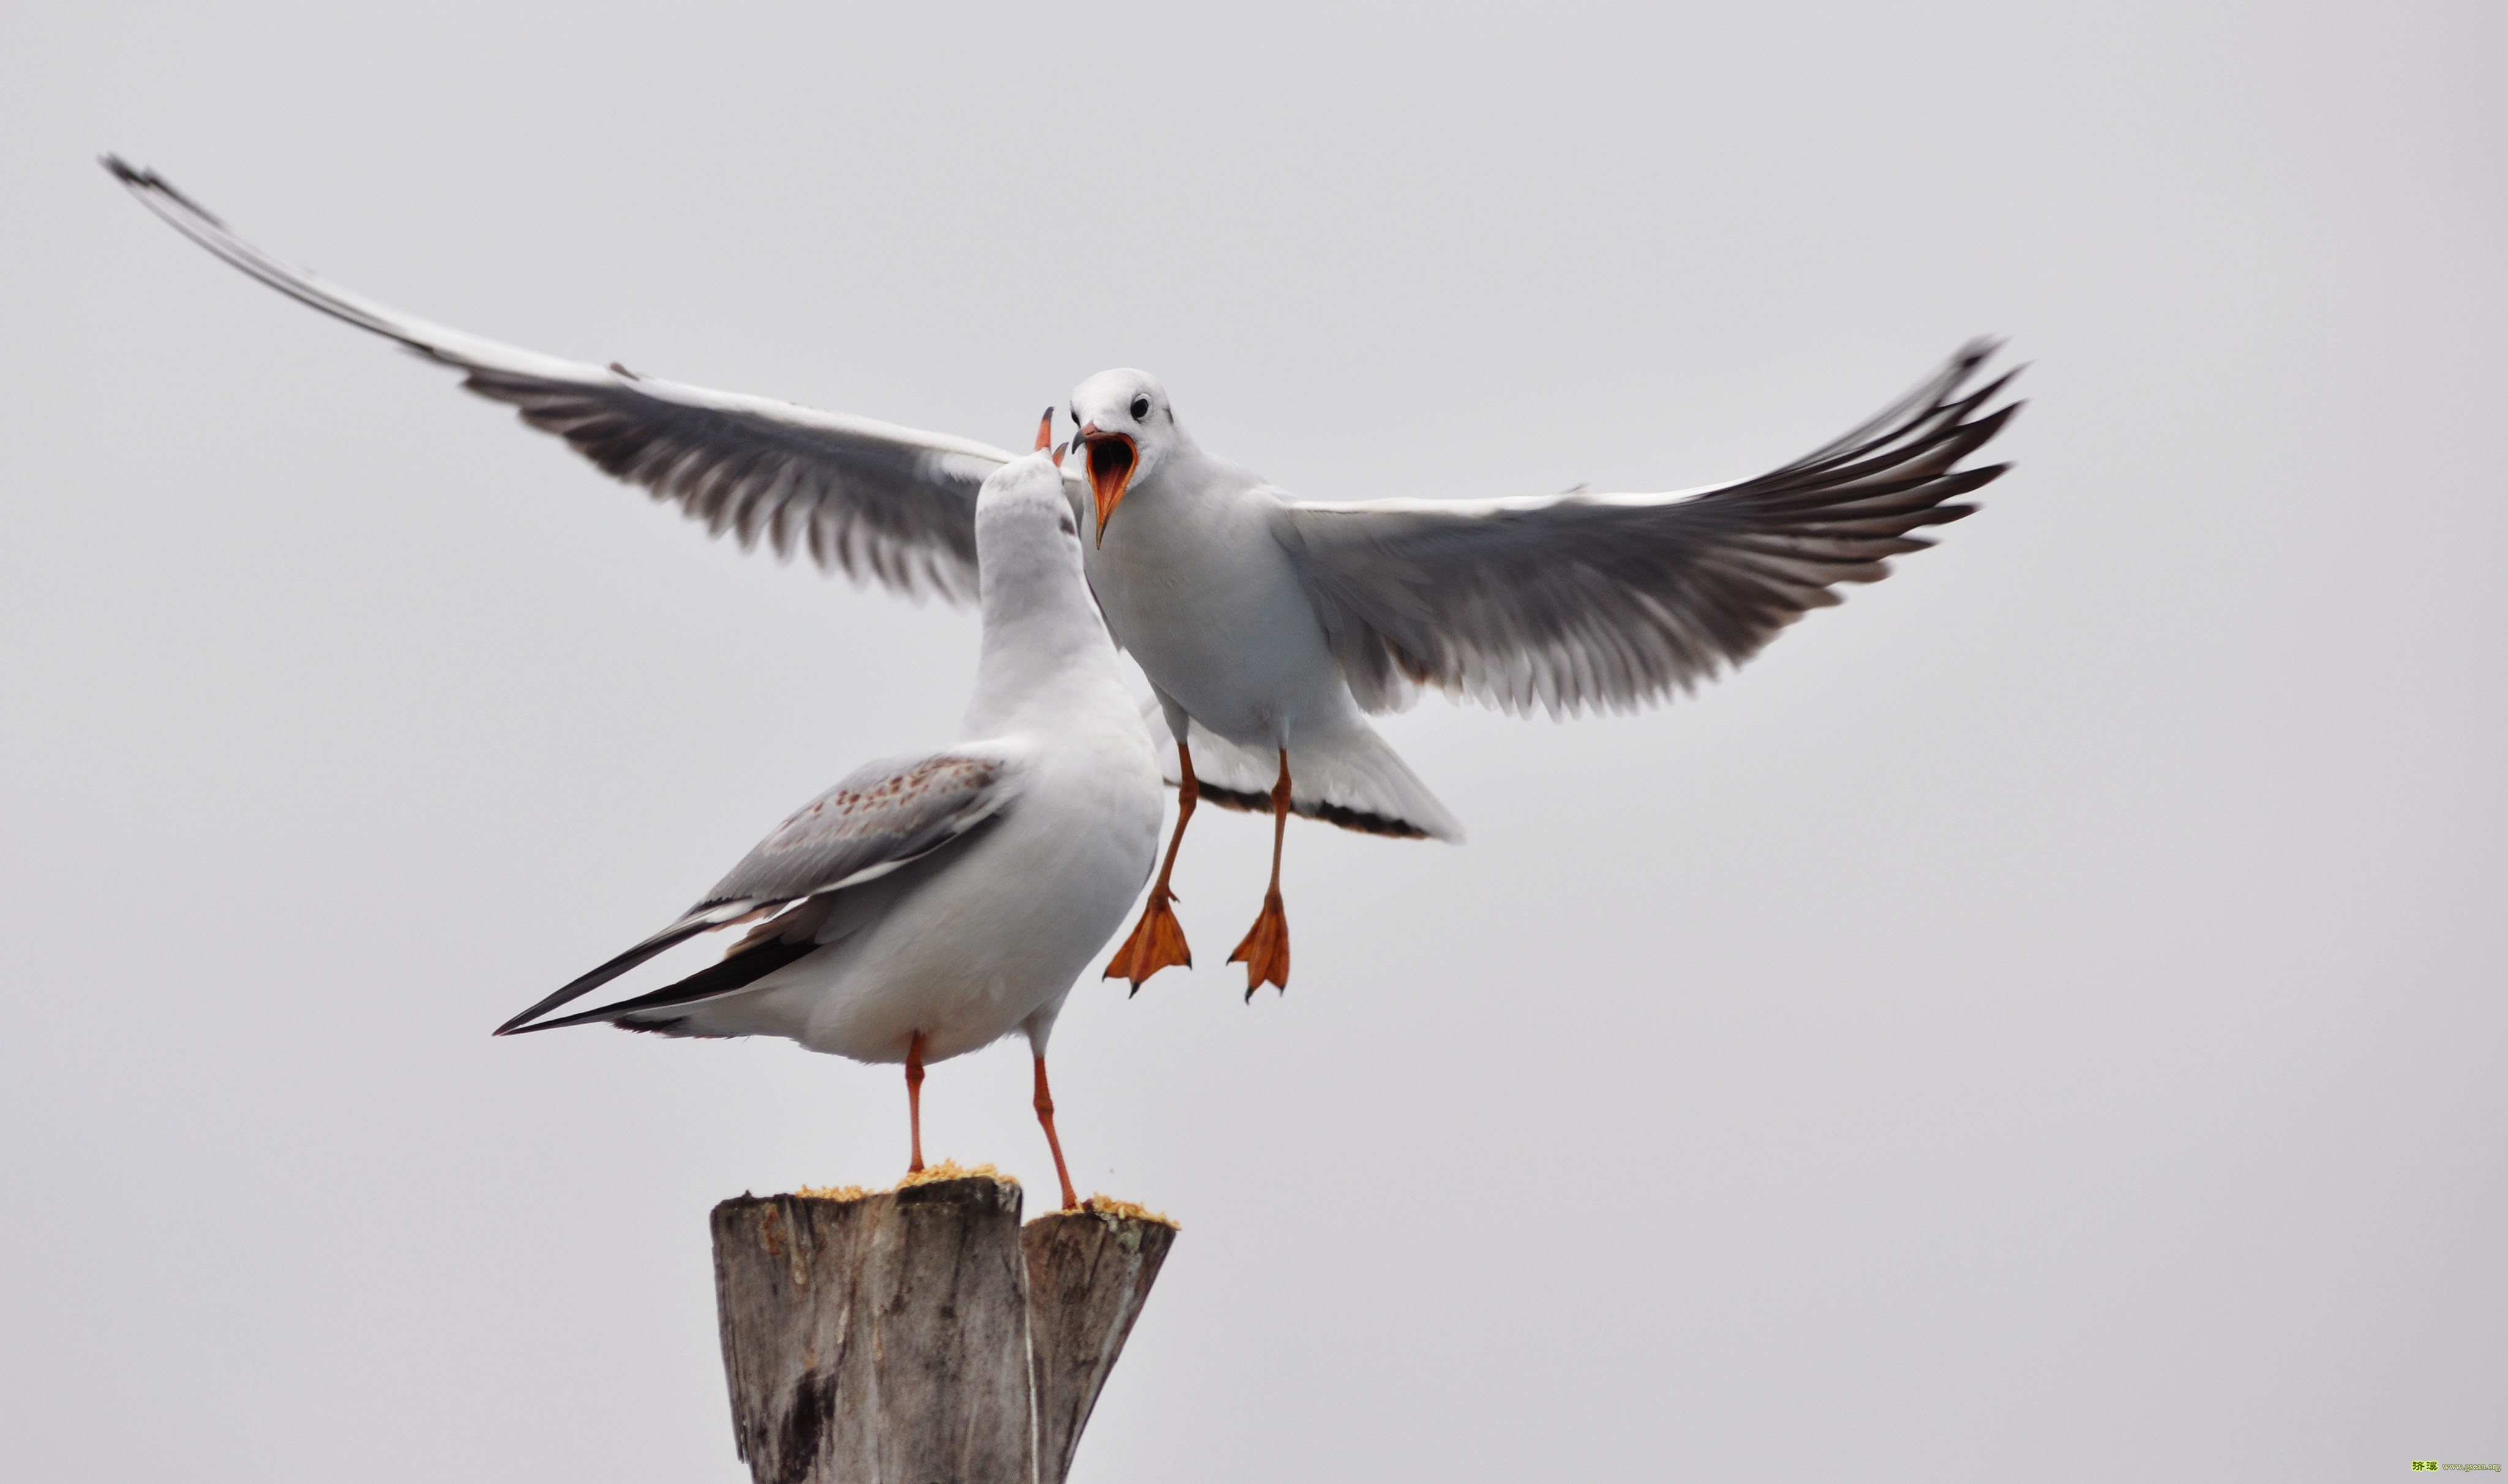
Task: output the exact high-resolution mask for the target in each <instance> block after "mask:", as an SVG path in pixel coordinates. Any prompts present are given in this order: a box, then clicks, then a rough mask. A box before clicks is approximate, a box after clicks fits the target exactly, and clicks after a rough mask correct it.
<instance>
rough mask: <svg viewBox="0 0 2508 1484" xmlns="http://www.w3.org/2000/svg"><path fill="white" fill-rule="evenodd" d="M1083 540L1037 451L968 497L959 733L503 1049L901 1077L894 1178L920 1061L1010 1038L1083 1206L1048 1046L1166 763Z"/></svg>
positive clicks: (827, 807)
mask: <svg viewBox="0 0 2508 1484" xmlns="http://www.w3.org/2000/svg"><path fill="white" fill-rule="evenodd" d="M1051 417H1052V414H1051V412H1050V411H1049V412H1048V413H1047V419H1048V423H1049V425H1050V424H1051ZM1039 441H1040V442H1042V441H1044V440H1043V436H1042V432H1041V433H1040V438H1039ZM1078 530H1079V528H1078V525H1077V523H1076V521H1075V520H1074V518H1073V516H1072V513H1071V505H1070V501H1069V500H1068V499H1067V497H1066V496H1065V495H1064V493H1063V485H1062V478H1061V476H1060V474H1059V473H1057V472H1056V470H1055V467H1054V463H1053V462H1051V461H1050V460H1049V458H1048V456H1047V455H1045V454H1043V453H1039V454H1034V455H1031V456H1029V457H1027V458H1023V459H1018V460H1014V461H1013V462H1011V463H1009V464H1004V465H1003V466H1002V467H1001V468H999V469H997V470H995V471H994V472H993V474H992V475H991V476H990V477H989V478H987V479H985V480H984V482H983V484H982V486H981V489H980V492H979V493H978V495H977V500H976V521H975V544H976V550H977V559H978V560H979V561H980V563H981V564H982V569H983V574H984V582H983V595H982V611H983V649H982V654H981V658H980V659H979V660H978V661H977V668H976V693H975V697H974V699H973V700H971V701H969V702H968V704H967V717H966V721H965V723H964V724H963V725H962V727H961V728H960V731H961V736H960V738H959V740H958V741H956V742H954V743H951V744H950V745H949V746H948V747H945V748H943V749H941V750H940V751H939V752H936V753H932V754H929V755H927V756H924V757H919V758H892V759H887V760H884V761H878V762H871V763H867V764H866V765H864V766H862V767H860V768H857V769H855V770H854V771H853V772H852V773H851V774H849V775H847V776H846V778H845V779H844V781H843V782H841V783H839V784H837V785H836V786H835V787H834V788H832V789H830V790H829V791H828V792H826V793H824V794H822V795H820V796H819V797H818V798H814V799H812V800H810V801H809V802H808V803H806V804H804V805H802V806H801V807H800V808H799V809H797V810H795V811H794V812H793V816H792V817H791V818H789V819H787V820H785V821H784V822H783V823H782V824H780V825H778V826H776V827H775V829H774V831H773V832H772V833H770V834H769V835H767V836H766V837H765V838H764V839H762V840H760V841H758V843H757V847H756V849H754V850H752V851H750V852H749V854H748V855H747V856H746V857H744V858H743V859H742V860H741V862H740V864H739V865H737V866H734V867H733V868H732V869H731V873H730V874H729V875H726V876H724V877H723V878H722V880H721V881H719V882H718V883H717V884H716V885H715V888H714V889H713V890H712V891H709V892H707V893H706V894H705V896H704V897H703V898H702V899H701V900H699V901H698V903H697V904H696V905H695V906H694V907H691V908H689V909H687V910H686V911H684V912H682V913H681V914H680V915H679V917H677V918H676V919H674V920H673V921H672V922H671V923H670V925H669V926H667V927H665V928H663V929H662V930H661V931H660V932H658V933H655V934H654V935H653V936H651V937H650V938H647V939H645V941H644V942H642V943H640V944H637V945H636V946H634V947H631V948H629V949H628V950H627V951H625V952H624V953H621V954H619V955H618V956H617V957H615V958H612V959H610V960H609V962H608V963H605V964H603V965H601V966H600V967H599V968H597V969H594V970H593V971H592V972H590V973H588V974H586V975H584V976H582V977H581V978H579V979H577V980H575V981H573V982H572V983H569V984H567V985H566V986H565V987H564V988H562V989H559V990H558V991H557V992H556V993H554V994H552V995H550V996H549V997H548V998H546V999H544V1000H541V1001H540V1002H539V1003H538V1004H536V1005H534V1006H532V1007H531V1008H530V1009H529V1010H526V1011H524V1012H523V1013H522V1014H520V1015H518V1016H516V1017H514V1018H513V1019H512V1020H507V1021H506V1022H505V1023H504V1024H502V1025H500V1026H498V1028H497V1034H498V1035H500V1036H501V1035H513V1034H517V1033H520V1032H524V1031H534V1030H554V1029H556V1028H557V1027H559V1026H561V1025H585V1024H592V1023H595V1022H601V1021H607V1022H608V1023H609V1024H612V1025H618V1026H623V1027H625V1028H626V1029H629V1030H649V1031H659V1032H661V1033H663V1034H665V1035H674V1036H785V1037H789V1038H790V1039H792V1040H794V1041H798V1042H799V1043H801V1044H802V1045H803V1046H806V1047H808V1048H809V1049H810V1050H812V1051H817V1052H830V1053H832V1054H834V1055H836V1056H840V1057H852V1058H854V1059H855V1060H857V1061H871V1062H888V1061H903V1062H904V1063H905V1097H906V1119H907V1127H908V1131H909V1148H910V1150H911V1155H910V1159H909V1162H908V1164H907V1166H906V1168H907V1169H908V1170H918V1169H922V1168H923V1109H922V1087H923V1068H924V1065H925V1064H926V1063H927V1062H933V1061H940V1060H944V1059H946V1058H948V1057H955V1056H958V1055H960V1054H961V1053H964V1052H971V1051H975V1050H977V1048H979V1047H984V1046H989V1045H991V1044H992V1043H993V1042H995V1041H997V1040H1000V1039H1001V1038H1002V1037H1004V1036H1006V1035H1009V1034H1010V1033H1011V1032H1013V1031H1023V1032H1025V1034H1026V1036H1027V1042H1028V1048H1029V1050H1030V1052H1031V1053H1032V1054H1033V1055H1034V1057H1035V1058H1036V1116H1037V1121H1038V1122H1039V1123H1040V1124H1042V1125H1044V1127H1045V1138H1046V1143H1047V1144H1048V1145H1049V1146H1051V1149H1052V1150H1053V1169H1054V1173H1055V1175H1057V1176H1058V1177H1059V1178H1060V1180H1061V1182H1062V1205H1063V1208H1064V1209H1066V1210H1068V1209H1073V1208H1076V1207H1077V1206H1079V1204H1080V1198H1079V1195H1078V1193H1077V1192H1075V1191H1074V1190H1073V1189H1072V1186H1071V1171H1070V1169H1069V1167H1067V1166H1066V1165H1065V1164H1064V1163H1063V1159H1062V1141H1061V1139H1060V1138H1059V1137H1057V1136H1056V1134H1055V1133H1054V1129H1053V1094H1052V1092H1051V1086H1050V1085H1049V1084H1048V1082H1047V1080H1046V1073H1045V1047H1046V1041H1047V1038H1048V1037H1050V1036H1051V1034H1052V1033H1053V1020H1054V1017H1055V1016H1056V1015H1058V1014H1060V1013H1061V1010H1062V1001H1063V997H1064V996H1065V995H1067V994H1069V993H1070V992H1071V985H1072V983H1073V981H1074V980H1075V979H1077V978H1078V977H1079V975H1080V973H1081V972H1082V971H1083V970H1084V969H1086V968H1087V967H1088V961H1089V958H1090V956H1091V955H1093V954H1094V953H1095V952H1096V951H1097V950H1098V948H1100V947H1101V946H1104V944H1105V942H1106V940H1107V939H1108V938H1110V937H1112V936H1113V935H1114V932H1115V929H1116V928H1118V927H1120V926H1122V925H1123V921H1124V914H1125V911H1127V910H1129V909H1130V908H1131V905H1132V901H1133V899H1134V898H1135V897H1137V896H1138V895H1139V894H1140V890H1141V883H1142V882H1144V881H1146V880H1148V879H1149V876H1150V865H1151V862H1152V861H1153V860H1154V859H1155V858H1156V856H1157V853H1158V846H1159V815H1160V813H1161V811H1162V804H1161V801H1160V781H1159V766H1158V758H1157V753H1156V750H1155V748H1153V746H1152V745H1151V742H1150V733H1149V729H1148V728H1147V727H1145V726H1143V725H1142V724H1141V714H1140V710H1139V708H1138V706H1137V705H1136V703H1135V702H1134V701H1133V699H1132V694H1131V691H1130V689H1129V687H1128V686H1125V681H1124V675H1123V670H1122V668H1121V666H1120V664H1119V662H1118V661H1117V659H1116V657H1115V646H1114V643H1113V641H1112V640H1110V639H1109V638H1108V637H1107V634H1106V626H1105V624H1104V622H1103V621H1102V620H1101V619H1100V618H1099V617H1098V613H1097V609H1096V606H1095V604H1094V603H1092V602H1091V601H1090V599H1089V595H1088V580H1087V578H1086V577H1085V576H1084V575H1082V571H1081V555H1080V537H1079V534H1078ZM743 923H755V924H756V926H754V927H752V928H750V930H749V932H748V933H747V935H746V936H744V937H742V938H741V939H740V940H739V941H738V942H736V943H734V944H733V945H732V946H731V947H730V949H729V950H728V951H726V952H725V953H724V955H723V957H722V960H721V962H719V963H717V964H715V965H713V966H712V967H710V968H706V969H703V970H700V971H699V972H697V973H695V974H692V975H690V976H688V977H687V978H685V979H682V980H681V981H679V982H678V983H674V984H670V985H668V986H666V987H664V988H660V989H656V990H654V991H653V992H651V993H649V994H642V995H638V996H636V997H634V998H632V999H626V1000H621V1001H619V1002H617V1003H616V1004H612V1005H605V1006H603V1007H602V1008H600V1009H598V1010H590V1011H585V1012H583V1013H581V1014H578V1015H571V1016H564V1017H560V1018H558V1019H555V1020H544V1019H542V1017H545V1016H547V1015H548V1014H549V1013H550V1012H551V1011H554V1010H557V1009H559V1008H561V1007H563V1006H565V1005H568V1004H571V1003H572V1002H573V1001H574V1000H576V999H578V998H580V997H582V996H583V995H585V994H588V993H590V992H591V991H592V990H594V989H597V988H599V987H600V986H602V985H603V984H606V983H609V982H610V981H611V980H614V979H616V978H617V977H618V976H620V975H622V974H625V973H627V972H628V971H629V970H631V969H634V968H635V967H636V966H638V965H639V964H642V963H644V962H645V960H647V959H649V958H652V957H653V956H654V955H656V954H658V953H661V952H663V951H665V950H667V949H669V948H672V947H675V946H678V945H680V944H682V943H684V942H686V941H688V940H689V939H691V938H694V937H696V936H698V935H699V934H702V933H709V932H713V931H715V930H717V929H719V928H726V927H732V926H736V925H739V924H743Z"/></svg>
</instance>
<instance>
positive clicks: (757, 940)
mask: <svg viewBox="0 0 2508 1484" xmlns="http://www.w3.org/2000/svg"><path fill="white" fill-rule="evenodd" d="M1015 792H1016V786H1015V785H1014V783H1013V782H1012V781H1011V779H1010V778H1009V777H1008V775H1007V770H1006V769H1005V767H1004V766H1003V764H1002V763H1000V762H999V761H993V760H989V759H983V758H966V757H959V756H956V755H953V754H948V753H942V754H939V755H937V756H934V757H929V758H919V759H914V760H911V761H897V760H890V761H881V762H873V763H869V764H867V765H865V766H863V767H860V768H857V769H855V770H854V771H853V772H852V773H850V774H848V775H847V776H846V778H845V780H844V781H843V782H841V783H839V784H837V785H836V786H835V787H834V788H832V789H830V790H828V792H826V793H824V794H822V795H820V796H819V797H818V798H814V799H811V800H810V801H809V802H808V803H806V804H803V805H802V806H801V807H800V808H798V809H796V810H794V811H793V815H792V817H791V818H789V819H787V820H785V821H784V823H782V824H780V825H778V826H776V827H775V829H774V832H773V833H772V834H770V835H767V836H766V838H764V839H762V840H759V841H758V842H757V845H756V848H755V849H753V850H751V851H750V852H749V854H748V855H746V856H744V857H742V858H741V862H740V864H739V865H737V866H734V867H733V868H732V869H731V873H730V874H729V875H726V876H724V877H723V878H722V879H721V880H720V881H719V882H717V883H715V888H714V890H712V891H710V892H708V893H706V895H705V897H704V899H703V900H702V901H700V902H698V903H697V905H696V906H694V907H691V908H689V909H687V910H686V911H685V912H682V913H681V914H680V917H679V920H678V921H676V922H673V923H672V924H671V925H670V926H668V927H666V928H664V929H662V930H661V931H660V932H658V933H655V934H654V935H653V936H652V937H650V938H647V939H645V941H644V942H643V943H640V944H638V945H636V946H634V947H632V948H629V949H628V950H627V951H626V952H624V953H621V954H619V955H618V956H617V957H615V958H613V959H610V960H609V962H608V963H605V964H603V965H602V966H601V967H599V968H597V969H594V970H593V971H592V972H590V973H589V974H585V975H583V976H582V977H581V978H579V979H576V980H574V981H573V982H572V983H568V984H567V985H566V986H565V987H564V988H562V989H559V990H558V991H557V992H556V993H555V994H552V995H550V996H549V997H548V998H546V999H544V1000H541V1001H540V1002H539V1003H538V1004H536V1005H534V1006H533V1007H532V1008H530V1009H529V1010H526V1011H524V1012H523V1013H522V1014H520V1015H518V1016H516V1017H514V1018H513V1019H512V1020H507V1021H506V1022H505V1023H504V1024H502V1025H499V1026H498V1027H497V1034H498V1035H500V1036H502V1035H511V1034H513V1033H514V1032H516V1031H521V1030H551V1029H554V1028H556V1027H557V1026H560V1025H572V1024H576V1023H578V1022H580V1021H583V1020H602V1019H607V1018H608V1017H609V1014H610V1012H611V1011H614V1010H620V1009H624V1008H626V1007H624V1006H611V1007H609V1010H602V1011H595V1012H593V1013H591V1014H589V1015H580V1016H570V1017H568V1018H567V1019H565V1020H550V1021H546V1022H543V1023H541V1024H537V1025H534V1024H530V1023H529V1022H530V1021H532V1020H537V1019H538V1018H539V1017H541V1016H543V1015H546V1014H548V1013H549V1012H550V1011H552V1010H555V1009H557V1008H558V1007H559V1006H561V1005H564V1004H567V1003H569V1002H571V1001H573V1000H575V999H578V998H580V997H582V996H583V995H585V994H589V993H590V992H592V991H593V990H595V989H598V988H600V987H601V986H602V985H603V984H606V983H609V982H610V981H611V980H613V979H616V978H617V977H618V976H620V975H622V974H624V973H626V972H627V971H628V970H630V969H633V968H635V967H636V966H637V965H639V964H641V963H643V962H645V960H646V959H649V958H651V957H653V956H654V955H656V954H658V953H661V952H664V951H665V950H667V949H670V948H672V947H676V946H679V945H680V944H682V943H685V942H686V941H687V940H689V939H691V938H694V937H695V936H697V935H698V934H699V933H710V932H712V931H714V930H715V929H717V928H721V927H729V926H731V925H732V924H734V923H736V922H745V921H749V920H751V919H754V918H756V917H760V916H766V915H768V914H771V913H774V912H776V911H778V910H779V909H783V908H786V907H790V906H792V905H793V904H794V903H800V902H807V901H809V900H810V899H812V898H817V897H825V896H827V895H829V894H830V893H834V892H839V891H843V890H845V889H846V888H848V887H852V886H859V885H861V884H862V883H864V882H866V881H872V880H877V879H878V878H879V877H881V876H884V875H887V874H888V873H889V872H893V871H896V870H898V869H899V868H900V867H903V866H907V865H910V864H912V863H913V862H915V861H918V860H921V859H922V858H923V857H925V856H928V855H930V854H931V853H932V852H934V851H936V850H939V849H941V848H942V847H944V846H946V845H948V844H949V843H951V842H952V841H954V840H957V839H959V838H960V837H962V836H964V835H966V834H967V832H969V831H971V830H973V829H975V828H976V827H977V826H978V825H981V824H983V823H984V822H985V821H986V820H989V819H992V818H994V817H996V816H997V815H999V814H1000V813H1001V812H1002V810H1003V808H1004V807H1006V806H1007V805H1008V804H1009V803H1010V800H1011V797H1012V795H1013V794H1014V793H1015ZM776 928H777V924H776V923H775V922H768V923H765V924H762V925H761V927H760V929H759V930H758V931H756V932H753V933H751V934H750V935H749V936H748V937H747V938H745V939H743V940H742V941H741V942H740V943H739V944H738V945H735V946H733V948H732V950H731V952H730V953H729V954H728V955H727V956H726V957H725V958H724V960H723V962H722V963H720V964H718V965H716V966H715V967H714V968H712V969H708V970H706V971H704V972H703V973H701V974H699V975H697V976H695V977H694V978H693V979H691V980H688V981H685V982H683V983H682V984H680V985H673V986H672V988H673V989H674V990H684V989H687V988H689V986H695V991H696V992H683V993H682V994H681V995H680V996H679V997H680V998H682V999H684V998H703V997H705V996H708V995H713V994H719V993H723V992H726V990H728V989H731V988H737V987H739V986H740V984H742V983H748V982H749V981H750V980H754V979H756V978H759V977H761V976H763V975H765V974H767V973H769V972H771V971H772V970H774V969H777V968H780V967H782V966H783V965H784V964H786V963H790V962H791V961H792V960H793V959H794V958H796V957H799V956H800V955H801V954H802V953H806V952H808V951H810V949H811V948H812V947H814V946H816V945H815V944H814V943H811V942H810V941H808V939H807V938H806V936H805V937H804V938H802V939H800V940H798V941H794V942H787V941H786V940H787V939H788V938H789V937H790V935H786V934H782V933H779V932H778V931H776ZM756 955H765V956H762V957H761V956H756ZM743 975H746V977H745V978H743V977H742V976H743ZM646 999H647V1000H648V1001H649V1000H651V999H652V997H651V996H647V997H646ZM630 1003H631V1004H636V1005H642V1004H644V1003H645V1002H642V1001H631V1002H630Z"/></svg>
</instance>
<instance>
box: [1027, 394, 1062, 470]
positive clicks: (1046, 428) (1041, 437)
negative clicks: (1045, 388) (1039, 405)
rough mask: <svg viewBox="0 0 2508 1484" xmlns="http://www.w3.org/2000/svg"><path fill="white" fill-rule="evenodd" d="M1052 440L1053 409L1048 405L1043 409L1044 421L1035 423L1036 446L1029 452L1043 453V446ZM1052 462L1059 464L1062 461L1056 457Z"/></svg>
mask: <svg viewBox="0 0 2508 1484" xmlns="http://www.w3.org/2000/svg"><path fill="white" fill-rule="evenodd" d="M1052 441H1053V409H1052V408H1051V407H1048V408H1047V409H1045V419H1044V421H1042V422H1040V423H1038V424H1037V425H1036V447H1035V448H1034V449H1032V450H1030V452H1032V453H1039V454H1041V453H1044V452H1045V446H1046V445H1047V444H1049V443H1051V442H1052ZM1054 462H1055V463H1056V464H1059V463H1061V462H1062V461H1061V460H1059V459H1057V460H1055V461H1054Z"/></svg>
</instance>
